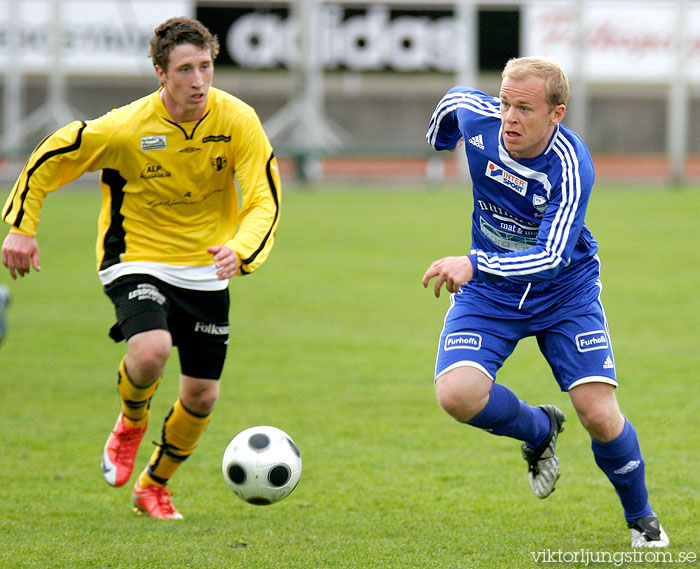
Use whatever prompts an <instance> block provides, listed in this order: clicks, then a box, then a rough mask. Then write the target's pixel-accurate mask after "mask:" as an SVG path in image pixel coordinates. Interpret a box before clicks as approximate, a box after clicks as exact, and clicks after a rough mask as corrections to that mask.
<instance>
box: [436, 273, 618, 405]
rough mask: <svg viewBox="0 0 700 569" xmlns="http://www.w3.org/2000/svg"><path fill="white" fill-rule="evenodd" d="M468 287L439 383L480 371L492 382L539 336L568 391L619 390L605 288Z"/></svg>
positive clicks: (445, 333)
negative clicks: (518, 349) (586, 386)
mask: <svg viewBox="0 0 700 569" xmlns="http://www.w3.org/2000/svg"><path fill="white" fill-rule="evenodd" d="M532 289H533V290H530V289H529V288H527V287H525V286H522V287H521V286H520V285H494V284H492V283H468V284H467V285H465V286H463V287H462V289H461V290H460V292H459V293H457V294H453V295H452V296H451V299H450V308H449V309H448V311H447V314H446V316H445V326H444V328H443V330H442V333H441V335H440V345H439V347H438V354H437V361H436V364H435V378H436V379H437V378H438V377H439V376H440V375H442V374H444V373H445V372H448V371H450V370H452V369H455V368H458V367H463V366H471V367H475V368H477V369H479V370H481V371H482V372H484V373H485V374H486V375H487V376H489V377H490V378H491V380H493V381H495V379H496V373H497V372H498V370H499V369H500V368H501V366H502V365H503V362H504V361H505V360H506V358H507V357H508V356H509V355H510V354H512V353H513V350H514V349H515V346H516V345H517V343H518V341H519V340H521V339H522V338H526V337H528V336H535V337H536V338H537V343H538V345H539V347H540V351H541V352H542V354H543V355H544V357H545V359H546V360H547V362H548V363H549V366H550V367H551V368H552V372H553V374H554V378H555V379H556V380H557V383H559V387H560V389H561V390H562V391H568V390H569V389H571V388H572V387H575V386H576V385H580V384H582V383H588V382H603V383H609V384H611V385H614V386H617V379H616V376H615V359H614V356H613V351H612V344H611V341H610V334H609V332H608V325H607V320H606V318H605V312H604V310H603V305H602V304H601V302H600V290H601V285H600V281H598V280H597V279H595V280H593V281H588V284H587V285H583V286H578V287H577V288H574V289H571V290H569V291H568V293H567V294H564V295H562V294H561V293H558V292H557V291H553V290H546V289H545V290H538V289H537V286H536V285H533V287H532Z"/></svg>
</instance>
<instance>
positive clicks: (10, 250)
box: [2, 233, 41, 280]
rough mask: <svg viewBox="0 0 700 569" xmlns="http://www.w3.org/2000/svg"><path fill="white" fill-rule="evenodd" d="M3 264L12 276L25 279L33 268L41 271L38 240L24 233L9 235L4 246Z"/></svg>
mask: <svg viewBox="0 0 700 569" xmlns="http://www.w3.org/2000/svg"><path fill="white" fill-rule="evenodd" d="M2 264H3V265H5V266H6V267H7V268H8V269H9V270H10V276H11V277H12V278H13V279H15V280H16V279H17V276H18V275H19V276H20V277H23V276H24V275H26V274H27V273H29V270H30V268H31V267H34V270H35V271H40V270H41V265H40V264H39V246H38V245H37V242H36V238H35V237H32V236H31V235H24V234H22V233H9V234H8V235H7V237H5V241H4V242H3V244H2Z"/></svg>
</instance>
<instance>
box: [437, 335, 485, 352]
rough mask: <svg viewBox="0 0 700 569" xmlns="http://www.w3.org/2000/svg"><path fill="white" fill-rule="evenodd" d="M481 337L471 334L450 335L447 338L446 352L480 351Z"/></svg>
mask: <svg viewBox="0 0 700 569" xmlns="http://www.w3.org/2000/svg"><path fill="white" fill-rule="evenodd" d="M480 349H481V335H480V334H472V333H471V332H459V333H455V334H448V335H447V336H446V337H445V350H480Z"/></svg>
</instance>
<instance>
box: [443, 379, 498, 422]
mask: <svg viewBox="0 0 700 569" xmlns="http://www.w3.org/2000/svg"><path fill="white" fill-rule="evenodd" d="M462 375H464V374H461V375H460V374H459V373H456V374H455V373H452V372H449V373H447V374H445V375H443V376H440V377H439V378H438V379H437V381H436V383H435V392H436V395H437V400H438V403H439V405H440V407H442V409H443V410H444V411H445V412H446V413H448V414H449V415H451V416H452V417H454V418H455V419H457V420H458V421H461V422H467V421H469V420H470V419H471V418H472V417H474V416H475V415H476V414H477V413H479V412H480V411H481V410H482V409H483V408H484V405H485V404H486V401H488V393H489V387H490V381H489V382H488V383H485V382H481V381H471V380H470V379H469V378H466V377H462Z"/></svg>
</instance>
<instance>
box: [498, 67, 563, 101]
mask: <svg viewBox="0 0 700 569" xmlns="http://www.w3.org/2000/svg"><path fill="white" fill-rule="evenodd" d="M533 76H535V77H539V78H541V79H543V80H544V92H545V98H546V99H547V103H549V106H550V108H554V107H556V106H557V105H566V103H567V102H568V100H569V79H568V78H567V77H566V73H564V70H563V69H562V68H561V67H559V65H557V64H556V63H554V62H553V61H551V60H549V59H546V58H544V57H516V58H513V59H511V60H509V61H508V63H506V66H505V68H504V69H503V73H502V74H501V77H502V78H503V79H505V78H506V77H507V78H509V79H513V80H515V81H522V80H524V79H529V78H530V77H533Z"/></svg>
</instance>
